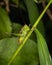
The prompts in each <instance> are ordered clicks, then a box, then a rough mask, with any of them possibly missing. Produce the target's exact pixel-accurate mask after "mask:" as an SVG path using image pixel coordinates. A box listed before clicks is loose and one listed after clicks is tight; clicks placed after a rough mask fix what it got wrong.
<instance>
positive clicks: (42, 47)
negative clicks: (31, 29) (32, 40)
mask: <svg viewBox="0 0 52 65" xmlns="http://www.w3.org/2000/svg"><path fill="white" fill-rule="evenodd" d="M35 32H36V36H37V42H38V44H37V45H38V52H39V58H40V64H41V65H52V64H51V56H50V54H49V50H48V47H47V44H46V41H45V39H44V38H43V36H42V35H41V33H40V32H39V31H38V30H37V29H35Z"/></svg>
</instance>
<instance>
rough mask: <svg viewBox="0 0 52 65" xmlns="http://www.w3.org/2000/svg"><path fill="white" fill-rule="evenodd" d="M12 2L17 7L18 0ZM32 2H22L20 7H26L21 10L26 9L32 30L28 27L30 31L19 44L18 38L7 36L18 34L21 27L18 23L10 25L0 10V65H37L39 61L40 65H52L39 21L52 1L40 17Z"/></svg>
mask: <svg viewBox="0 0 52 65" xmlns="http://www.w3.org/2000/svg"><path fill="white" fill-rule="evenodd" d="M12 1H13V2H14V3H16V5H17V6H18V4H19V2H18V0H12ZM21 1H22V0H21ZM34 1H36V0H23V1H22V5H23V4H25V5H26V7H25V6H24V5H23V6H24V8H23V6H22V7H21V8H22V9H24V11H25V10H26V8H27V12H28V17H29V20H30V24H31V26H32V28H30V26H29V27H28V28H29V29H30V30H29V32H28V34H27V35H26V36H25V37H24V40H23V41H22V43H21V44H19V43H18V39H19V37H14V36H13V35H12V37H11V38H9V37H8V36H11V34H12V33H11V32H13V33H14V34H18V33H19V31H21V29H22V28H23V26H22V25H20V24H18V23H11V21H10V19H9V17H8V15H7V13H6V11H5V10H4V9H2V8H0V39H1V40H0V65H38V64H39V61H40V65H52V60H51V58H50V54H49V51H48V47H47V44H46V41H45V39H44V38H43V36H44V35H45V33H44V32H45V31H44V26H43V23H42V21H41V19H42V17H43V15H44V14H45V12H46V10H47V9H48V7H49V6H50V4H51V3H52V1H51V0H50V2H49V3H48V5H47V6H46V7H45V9H44V11H43V12H42V14H41V15H40V16H39V12H38V8H37V5H36V4H35V2H34ZM47 1H48V0H47ZM20 6H21V5H20ZM16 13H18V12H16ZM38 17H39V18H38ZM37 18H38V19H37ZM36 28H37V29H38V30H39V31H40V32H39V31H38V30H37V29H36ZM23 30H24V29H23ZM23 30H22V32H23ZM33 31H34V32H33ZM6 32H7V34H6ZM25 33H26V29H25ZM35 33H36V37H35ZM23 34H24V33H23ZM30 35H31V36H30ZM42 35H43V36H42ZM6 37H8V38H6ZM3 38H4V39H3ZM36 39H37V43H36ZM38 54H39V55H38Z"/></svg>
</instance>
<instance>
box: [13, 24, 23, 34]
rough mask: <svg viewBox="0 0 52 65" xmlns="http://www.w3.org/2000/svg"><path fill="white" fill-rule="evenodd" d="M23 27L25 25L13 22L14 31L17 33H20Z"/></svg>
mask: <svg viewBox="0 0 52 65" xmlns="http://www.w3.org/2000/svg"><path fill="white" fill-rule="evenodd" d="M22 27H23V26H22V25H21V24H18V23H12V28H13V33H17V34H18V33H19V31H20V30H21V28H22Z"/></svg>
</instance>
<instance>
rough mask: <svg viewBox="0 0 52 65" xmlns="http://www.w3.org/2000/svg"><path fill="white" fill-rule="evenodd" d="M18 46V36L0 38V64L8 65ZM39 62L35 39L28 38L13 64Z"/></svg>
mask: <svg viewBox="0 0 52 65" xmlns="http://www.w3.org/2000/svg"><path fill="white" fill-rule="evenodd" d="M18 47H19V43H18V42H17V38H7V39H3V40H0V65H7V64H8V62H9V61H10V59H11V57H12V56H13V54H14V53H15V51H16V49H17V48H18ZM38 62H39V57H38V51H37V45H36V43H35V42H34V41H32V40H30V39H28V41H27V42H26V44H25V45H24V47H23V48H22V49H21V51H20V52H19V54H18V55H17V56H16V57H15V59H14V60H13V62H12V64H11V65H37V64H38Z"/></svg>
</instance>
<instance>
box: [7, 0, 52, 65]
mask: <svg viewBox="0 0 52 65" xmlns="http://www.w3.org/2000/svg"><path fill="white" fill-rule="evenodd" d="M51 3H52V0H50V2H49V3H48V4H47V6H46V7H45V9H44V10H43V12H42V13H41V15H40V16H39V17H38V19H37V21H36V22H35V23H34V25H33V26H32V28H31V30H30V31H29V33H28V34H27V36H26V38H25V39H24V41H23V43H22V44H21V45H20V46H19V48H18V49H17V50H16V52H15V53H14V55H13V56H12V58H11V59H10V61H9V62H8V64H7V65H10V64H11V63H12V62H13V60H14V59H15V57H16V56H17V54H18V53H19V52H20V50H21V49H22V47H23V46H24V44H25V42H26V41H27V39H28V38H29V37H30V35H31V34H32V32H33V31H34V29H35V28H36V27H37V25H38V23H39V22H40V20H41V19H42V17H43V15H44V14H45V12H46V10H47V9H48V7H49V6H50V4H51Z"/></svg>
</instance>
